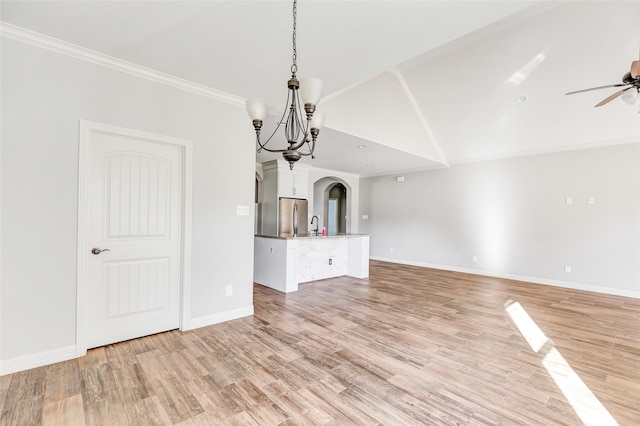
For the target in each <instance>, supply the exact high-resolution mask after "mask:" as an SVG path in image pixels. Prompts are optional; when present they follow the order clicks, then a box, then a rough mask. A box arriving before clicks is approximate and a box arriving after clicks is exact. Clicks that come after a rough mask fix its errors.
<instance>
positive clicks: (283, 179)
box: [263, 160, 311, 200]
mask: <svg viewBox="0 0 640 426" xmlns="http://www.w3.org/2000/svg"><path fill="white" fill-rule="evenodd" d="M310 169H311V166H307V165H305V164H299V163H298V164H296V165H295V166H294V168H293V170H290V169H289V163H287V162H286V161H283V160H274V161H269V162H267V163H264V164H263V170H264V185H265V189H266V188H267V187H269V188H270V189H271V191H274V190H275V191H274V192H275V194H273V192H272V194H273V195H275V199H279V198H280V197H288V198H302V199H305V200H306V199H307V198H308V196H309V170H310ZM265 195H266V194H265Z"/></svg>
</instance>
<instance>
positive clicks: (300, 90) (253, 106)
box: [246, 0, 324, 170]
mask: <svg viewBox="0 0 640 426" xmlns="http://www.w3.org/2000/svg"><path fill="white" fill-rule="evenodd" d="M297 5H298V2H297V0H294V1H293V36H292V40H293V54H292V59H293V63H292V65H291V78H290V79H289V81H288V82H287V88H288V89H289V91H288V93H287V103H286V105H285V108H284V112H283V113H282V117H281V118H280V120H279V121H278V123H284V126H285V127H284V133H285V136H286V138H287V143H288V144H289V146H288V147H286V148H283V149H272V148H267V144H268V143H269V141H271V139H272V138H273V136H274V135H275V134H276V132H277V130H278V126H276V128H275V130H274V131H273V133H271V135H270V136H269V138H268V139H267V140H266V141H265V142H262V141H261V140H260V132H261V130H262V123H263V122H264V119H265V117H266V116H267V103H266V102H265V101H264V100H263V99H260V98H250V99H247V101H246V107H247V113H248V114H249V117H250V118H251V121H252V123H253V128H254V130H255V132H256V143H257V144H258V148H257V152H260V151H262V150H263V149H264V150H265V151H268V152H280V153H282V156H283V157H284V159H285V160H286V161H288V162H289V168H290V169H291V170H293V166H294V164H295V163H296V161H298V160H300V158H301V157H302V156H308V155H310V156H311V158H315V156H314V151H315V147H316V140H317V138H318V134H319V133H320V129H321V128H322V125H323V124H324V113H323V112H322V111H320V110H318V109H317V107H316V106H317V104H318V101H319V100H320V95H321V93H322V81H321V80H319V79H317V78H305V79H301V80H300V81H299V80H298V78H297V76H296V73H297V72H298V65H297V48H296V21H297V19H296V18H297ZM303 110H304V111H303ZM285 116H286V117H287V118H286V120H285ZM305 144H306V145H307V150H306V151H305V150H302V147H303V146H304V145H305Z"/></svg>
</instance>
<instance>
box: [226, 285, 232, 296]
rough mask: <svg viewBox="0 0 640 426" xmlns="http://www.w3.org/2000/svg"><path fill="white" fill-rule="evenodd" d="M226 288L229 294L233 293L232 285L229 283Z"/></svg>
mask: <svg viewBox="0 0 640 426" xmlns="http://www.w3.org/2000/svg"><path fill="white" fill-rule="evenodd" d="M226 290H227V296H231V295H233V287H232V286H230V285H228V286H227V288H226Z"/></svg>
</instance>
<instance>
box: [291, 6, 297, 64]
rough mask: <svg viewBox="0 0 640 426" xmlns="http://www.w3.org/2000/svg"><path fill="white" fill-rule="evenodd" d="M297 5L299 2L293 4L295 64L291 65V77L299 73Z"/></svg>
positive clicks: (293, 56)
mask: <svg viewBox="0 0 640 426" xmlns="http://www.w3.org/2000/svg"><path fill="white" fill-rule="evenodd" d="M297 3H298V2H297V0H294V2H293V36H292V37H291V38H292V41H293V55H292V59H293V64H292V65H291V75H293V76H295V75H296V73H297V72H298V64H297V60H298V50H297V49H296V20H297V15H298V6H297Z"/></svg>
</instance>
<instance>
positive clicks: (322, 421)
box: [0, 262, 640, 425]
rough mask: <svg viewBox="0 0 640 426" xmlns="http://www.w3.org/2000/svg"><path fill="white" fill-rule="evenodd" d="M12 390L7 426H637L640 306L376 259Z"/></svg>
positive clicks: (43, 371)
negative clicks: (357, 270)
mask: <svg viewBox="0 0 640 426" xmlns="http://www.w3.org/2000/svg"><path fill="white" fill-rule="evenodd" d="M254 293H255V300H254V306H255V315H254V316H253V317H248V318H243V319H239V320H234V321H230V322H227V323H224V324H218V325H214V326H209V327H204V328H201V329H198V330H193V331H190V332H185V333H182V332H179V331H172V332H167V333H161V334H157V335H154V336H149V337H145V338H141V339H136V340H132V341H128V342H123V343H119V344H115V345H109V346H107V347H104V348H98V349H94V350H91V351H89V353H88V354H87V356H86V357H83V358H80V359H77V360H72V361H68V362H63V363H59V364H55V365H51V366H47V367H42V368H37V369H33V370H29V371H24V372H21V373H16V374H13V375H8V376H4V377H1V378H0V398H2V401H0V404H1V406H2V414H1V417H0V424H2V425H40V424H42V425H84V424H87V425H138V424H140V425H227V424H228V425H296V424H299V425H350V424H357V425H379V424H384V425H498V424H504V425H552V424H553V425H555V424H558V425H582V424H595V425H606V424H619V425H638V424H640V300H637V299H630V298H624V297H616V296H608V295H602V294H595V293H587V292H581V291H574V290H568V289H561V288H554V287H548V286H542V285H535V284H529V283H522V282H515V281H509V280H503V279H497V278H488V277H481V276H474V275H467V274H462V273H453V272H445V271H438V270H432V269H425V268H418V267H411V266H402V265H394V264H390V263H383V262H372V263H371V278H370V279H368V280H359V279H354V278H348V277H341V278H336V279H330V280H324V281H318V282H314V283H308V284H304V285H301V286H300V290H299V291H298V292H297V293H290V294H288V295H285V294H282V293H279V292H277V291H275V290H271V289H269V288H266V287H262V286H258V285H256V286H255V291H254Z"/></svg>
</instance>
